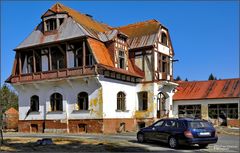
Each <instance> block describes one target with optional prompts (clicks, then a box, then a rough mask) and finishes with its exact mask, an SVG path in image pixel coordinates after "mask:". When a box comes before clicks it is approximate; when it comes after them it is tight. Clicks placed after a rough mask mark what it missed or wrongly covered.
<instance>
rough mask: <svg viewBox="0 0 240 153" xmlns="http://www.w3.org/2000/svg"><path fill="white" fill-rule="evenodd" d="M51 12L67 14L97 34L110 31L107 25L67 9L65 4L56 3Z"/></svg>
mask: <svg viewBox="0 0 240 153" xmlns="http://www.w3.org/2000/svg"><path fill="white" fill-rule="evenodd" d="M50 10H52V11H55V12H56V13H60V12H67V13H68V14H69V15H70V16H71V17H73V18H74V19H75V20H76V21H77V22H78V23H79V24H81V25H84V26H86V27H87V28H89V29H92V30H95V31H97V32H103V31H106V30H109V26H107V25H106V24H103V23H100V22H97V21H96V20H93V19H92V18H91V17H90V16H88V15H85V14H81V13H80V12H78V11H75V10H73V9H71V8H69V7H66V6H64V5H63V4H60V3H56V4H54V5H53V6H52V7H51V9H50Z"/></svg>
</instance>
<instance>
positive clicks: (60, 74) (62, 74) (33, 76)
mask: <svg viewBox="0 0 240 153" xmlns="http://www.w3.org/2000/svg"><path fill="white" fill-rule="evenodd" d="M93 74H97V66H96V65H94V66H86V67H74V68H65V69H59V70H52V71H44V72H36V73H28V74H21V75H15V76H11V78H10V82H11V83H17V82H28V81H38V80H49V79H57V78H66V77H74V76H84V75H93Z"/></svg>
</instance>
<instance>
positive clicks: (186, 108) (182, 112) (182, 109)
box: [178, 105, 201, 118]
mask: <svg viewBox="0 0 240 153" xmlns="http://www.w3.org/2000/svg"><path fill="white" fill-rule="evenodd" d="M178 117H189V118H201V105H178Z"/></svg>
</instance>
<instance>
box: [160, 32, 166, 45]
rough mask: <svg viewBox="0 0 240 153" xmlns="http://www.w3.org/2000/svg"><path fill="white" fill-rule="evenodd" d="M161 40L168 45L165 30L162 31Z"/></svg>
mask: <svg viewBox="0 0 240 153" xmlns="http://www.w3.org/2000/svg"><path fill="white" fill-rule="evenodd" d="M161 42H162V44H163V45H165V46H167V35H166V33H164V32H162V38H161Z"/></svg>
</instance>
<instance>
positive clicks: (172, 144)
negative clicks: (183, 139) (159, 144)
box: [168, 137, 178, 148]
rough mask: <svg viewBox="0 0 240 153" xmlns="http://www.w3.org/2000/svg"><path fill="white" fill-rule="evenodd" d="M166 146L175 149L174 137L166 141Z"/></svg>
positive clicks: (176, 145) (176, 144)
mask: <svg viewBox="0 0 240 153" xmlns="http://www.w3.org/2000/svg"><path fill="white" fill-rule="evenodd" d="M168 145H169V147H170V148H177V147H178V141H177V139H176V138H175V137H170V138H169V139H168Z"/></svg>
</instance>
